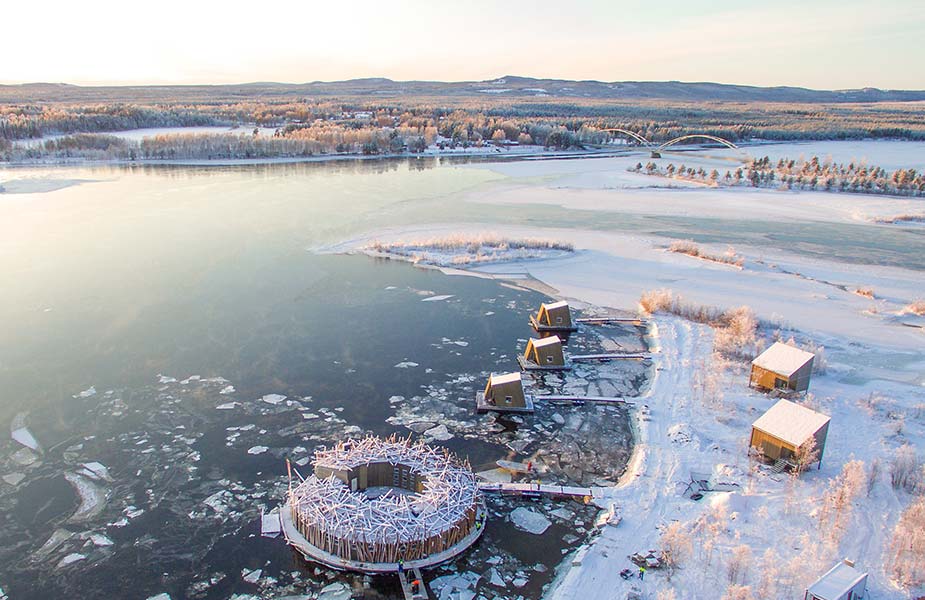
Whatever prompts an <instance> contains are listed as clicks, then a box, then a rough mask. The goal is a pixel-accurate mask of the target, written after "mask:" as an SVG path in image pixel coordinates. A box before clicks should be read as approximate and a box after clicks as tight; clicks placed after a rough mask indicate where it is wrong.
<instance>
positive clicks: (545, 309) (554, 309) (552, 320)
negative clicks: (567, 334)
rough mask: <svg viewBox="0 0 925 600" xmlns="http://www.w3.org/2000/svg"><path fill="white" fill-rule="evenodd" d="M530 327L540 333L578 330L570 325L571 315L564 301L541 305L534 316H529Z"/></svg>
mask: <svg viewBox="0 0 925 600" xmlns="http://www.w3.org/2000/svg"><path fill="white" fill-rule="evenodd" d="M530 325H532V326H533V328H534V329H536V330H537V331H540V332H543V331H577V330H578V328H577V327H575V326H574V325H573V324H572V314H571V312H570V311H569V307H568V302H566V301H565V300H560V301H559V302H552V303H549V304H547V303H545V302H544V303H543V304H541V305H540V310H539V311H537V313H536V315H531V316H530Z"/></svg>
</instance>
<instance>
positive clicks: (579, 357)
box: [569, 352, 652, 362]
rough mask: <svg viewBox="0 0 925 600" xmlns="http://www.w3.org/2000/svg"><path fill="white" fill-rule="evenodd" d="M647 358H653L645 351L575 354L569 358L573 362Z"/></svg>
mask: <svg viewBox="0 0 925 600" xmlns="http://www.w3.org/2000/svg"><path fill="white" fill-rule="evenodd" d="M647 358H652V357H651V356H650V355H648V354H646V353H644V352H611V353H608V354H573V355H572V356H569V360H571V361H572V362H591V361H596V360H600V361H605V360H621V359H636V360H645V359H647Z"/></svg>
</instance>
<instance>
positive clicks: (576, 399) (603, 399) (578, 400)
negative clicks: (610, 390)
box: [533, 394, 632, 404]
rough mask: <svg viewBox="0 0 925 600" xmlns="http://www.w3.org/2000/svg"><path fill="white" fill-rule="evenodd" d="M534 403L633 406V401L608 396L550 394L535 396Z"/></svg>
mask: <svg viewBox="0 0 925 600" xmlns="http://www.w3.org/2000/svg"><path fill="white" fill-rule="evenodd" d="M533 401H534V402H536V401H546V402H571V403H572V404H582V403H584V402H596V403H599V404H632V401H630V400H627V399H626V398H610V397H607V396H555V395H549V394H542V395H537V396H533Z"/></svg>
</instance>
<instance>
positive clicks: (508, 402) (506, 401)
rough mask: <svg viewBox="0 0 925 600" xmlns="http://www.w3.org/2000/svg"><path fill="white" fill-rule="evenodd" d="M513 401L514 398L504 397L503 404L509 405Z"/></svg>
mask: <svg viewBox="0 0 925 600" xmlns="http://www.w3.org/2000/svg"><path fill="white" fill-rule="evenodd" d="M513 400H514V396H505V397H504V402H505V403H506V404H510V403H511V402H512V401H513Z"/></svg>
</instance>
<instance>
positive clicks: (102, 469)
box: [80, 462, 112, 481]
mask: <svg viewBox="0 0 925 600" xmlns="http://www.w3.org/2000/svg"><path fill="white" fill-rule="evenodd" d="M81 466H82V467H83V469H81V470H80V474H81V475H86V476H87V477H89V478H90V479H96V480H100V479H102V480H104V481H112V478H111V477H110V476H109V469H107V468H106V465H104V464H102V463H98V462H88V463H84V464H83V465H81Z"/></svg>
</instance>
